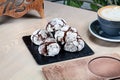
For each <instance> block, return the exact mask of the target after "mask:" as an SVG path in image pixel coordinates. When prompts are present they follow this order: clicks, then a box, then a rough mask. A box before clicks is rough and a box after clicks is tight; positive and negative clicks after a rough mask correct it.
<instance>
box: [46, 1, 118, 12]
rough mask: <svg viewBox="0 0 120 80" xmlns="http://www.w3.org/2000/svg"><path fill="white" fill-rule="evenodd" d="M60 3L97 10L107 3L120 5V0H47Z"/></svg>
mask: <svg viewBox="0 0 120 80" xmlns="http://www.w3.org/2000/svg"><path fill="white" fill-rule="evenodd" d="M47 1H51V2H57V3H60V4H64V5H68V6H72V7H77V8H83V9H87V10H92V11H97V10H98V9H99V8H101V7H103V6H106V5H120V0H47Z"/></svg>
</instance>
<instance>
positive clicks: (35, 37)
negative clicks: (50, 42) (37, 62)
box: [31, 29, 53, 45]
mask: <svg viewBox="0 0 120 80" xmlns="http://www.w3.org/2000/svg"><path fill="white" fill-rule="evenodd" d="M48 37H53V35H52V34H51V33H50V32H48V31H47V30H45V29H39V30H36V31H35V32H33V34H32V35H31V41H32V42H33V43H34V44H36V45H40V44H42V43H43V41H44V40H45V39H46V38H48Z"/></svg>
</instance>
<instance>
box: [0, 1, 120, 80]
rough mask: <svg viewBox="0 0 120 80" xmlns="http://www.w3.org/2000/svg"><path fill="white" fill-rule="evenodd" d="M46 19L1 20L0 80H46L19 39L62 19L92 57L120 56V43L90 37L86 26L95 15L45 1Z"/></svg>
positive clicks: (35, 17)
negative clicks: (59, 18)
mask: <svg viewBox="0 0 120 80" xmlns="http://www.w3.org/2000/svg"><path fill="white" fill-rule="evenodd" d="M45 16H46V17H45V18H44V19H40V18H39V14H38V13H36V12H34V11H31V12H30V14H28V15H25V16H24V17H22V18H19V19H13V18H10V17H1V18H0V80H45V78H44V76H43V74H42V72H41V68H42V67H43V66H39V65H38V64H37V63H36V62H35V60H34V59H33V57H32V55H31V54H30V52H29V50H28V49H27V47H26V46H25V44H24V42H23V40H22V37H23V36H25V35H31V34H32V33H33V32H34V31H35V30H36V29H39V28H44V27H45V26H46V24H47V22H48V21H49V20H51V19H53V18H56V17H62V18H64V19H65V20H66V21H67V22H68V24H69V25H71V26H72V27H75V28H77V29H78V31H79V34H80V35H81V36H82V38H83V39H84V40H85V41H86V43H87V44H88V45H89V46H90V47H91V48H92V49H93V50H94V52H95V54H105V53H108V54H110V53H118V54H120V43H111V42H106V41H102V40H100V39H97V38H96V37H93V36H92V35H91V34H90V33H89V31H88V26H89V24H90V23H91V22H92V21H94V20H96V19H97V15H96V12H92V11H87V10H83V9H77V8H73V7H69V6H64V5H61V4H55V3H51V2H47V1H45Z"/></svg>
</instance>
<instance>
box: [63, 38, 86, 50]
mask: <svg viewBox="0 0 120 80" xmlns="http://www.w3.org/2000/svg"><path fill="white" fill-rule="evenodd" d="M84 45H85V43H84V41H83V40H82V39H80V40H78V41H76V40H74V41H70V42H66V43H65V45H64V50H65V51H69V52H77V51H81V50H82V49H83V48H84Z"/></svg>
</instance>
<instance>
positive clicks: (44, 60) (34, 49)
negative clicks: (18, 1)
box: [23, 36, 94, 65]
mask: <svg viewBox="0 0 120 80" xmlns="http://www.w3.org/2000/svg"><path fill="white" fill-rule="evenodd" d="M23 41H24V42H25V44H26V46H27V48H28V49H29V51H30V52H31V54H32V55H33V57H34V59H35V60H36V62H37V63H38V64H39V65H44V64H49V63H54V62H59V61H64V60H69V59H74V58H79V57H84V56H89V55H92V54H94V52H93V50H92V49H91V48H90V47H89V46H88V45H87V44H86V43H85V47H84V49H83V50H82V51H79V52H74V53H71V52H67V51H64V50H63V49H62V50H61V51H60V53H59V54H58V55H56V56H54V57H48V56H47V57H45V56H43V55H41V54H39V53H38V46H36V45H34V44H33V43H32V42H31V40H30V36H24V37H23Z"/></svg>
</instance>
